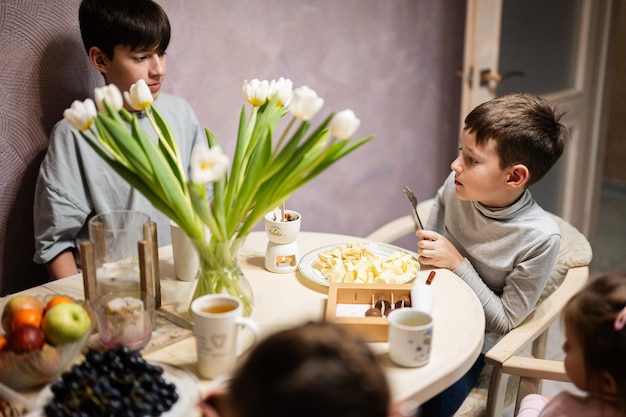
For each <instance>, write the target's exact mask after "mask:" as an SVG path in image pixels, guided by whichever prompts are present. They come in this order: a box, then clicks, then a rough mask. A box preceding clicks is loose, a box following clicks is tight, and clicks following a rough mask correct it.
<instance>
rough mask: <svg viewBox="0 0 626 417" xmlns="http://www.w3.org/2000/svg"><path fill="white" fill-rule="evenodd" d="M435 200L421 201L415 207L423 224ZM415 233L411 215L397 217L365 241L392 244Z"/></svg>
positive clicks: (368, 236)
mask: <svg viewBox="0 0 626 417" xmlns="http://www.w3.org/2000/svg"><path fill="white" fill-rule="evenodd" d="M434 202H435V199H433V198H431V199H429V200H425V201H422V202H421V203H419V204H418V205H417V213H418V214H419V216H420V220H422V222H425V221H426V220H427V219H428V215H429V214H430V210H431V209H432V207H433V203H434ZM412 233H415V222H414V220H413V215H411V214H407V215H406V216H402V217H398V218H397V219H395V220H391V221H390V222H389V223H385V224H384V225H382V226H381V227H379V228H378V229H376V230H374V231H373V232H372V233H370V234H369V235H367V236H366V239H368V240H373V241H376V242H383V243H393V242H395V241H396V240H398V239H400V238H401V237H404V236H406V235H409V234H412Z"/></svg>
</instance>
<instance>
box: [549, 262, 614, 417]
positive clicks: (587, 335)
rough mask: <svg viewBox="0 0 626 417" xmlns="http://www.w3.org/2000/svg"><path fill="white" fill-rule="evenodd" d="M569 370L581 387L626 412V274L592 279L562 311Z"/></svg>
mask: <svg viewBox="0 0 626 417" xmlns="http://www.w3.org/2000/svg"><path fill="white" fill-rule="evenodd" d="M561 320H562V324H563V325H564V329H565V337H566V341H565V343H564V344H563V350H564V351H565V354H566V356H565V361H564V363H565V370H566V372H567V374H568V376H569V377H570V379H571V380H572V382H573V383H574V384H575V385H576V387H577V388H579V389H581V390H583V391H586V392H588V393H589V394H590V395H591V396H598V397H604V396H609V397H610V398H611V399H613V400H614V401H615V402H616V405H617V407H619V408H621V409H622V410H623V411H625V412H626V275H618V274H604V275H601V276H599V277H597V278H595V279H592V280H591V281H590V282H589V283H588V284H587V285H586V286H585V288H583V289H582V290H581V291H580V292H579V293H578V294H576V295H575V296H574V297H572V299H571V300H570V301H569V302H568V304H567V305H566V307H565V309H564V310H563V314H562V319H561Z"/></svg>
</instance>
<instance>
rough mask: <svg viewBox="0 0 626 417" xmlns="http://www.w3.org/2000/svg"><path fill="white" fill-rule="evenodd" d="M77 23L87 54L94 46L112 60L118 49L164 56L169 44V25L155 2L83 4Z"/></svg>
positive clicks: (87, 0) (95, 1)
mask: <svg viewBox="0 0 626 417" xmlns="http://www.w3.org/2000/svg"><path fill="white" fill-rule="evenodd" d="M78 20H79V23H80V33H81V36H82V38H83V45H84V46H85V50H86V51H87V53H89V49H90V48H91V47H93V46H95V47H98V48H100V50H101V51H102V52H103V53H104V54H105V55H106V56H107V57H108V58H109V59H113V51H114V48H115V47H116V46H117V45H124V46H129V47H130V49H131V50H133V51H135V50H138V51H142V50H155V51H156V52H157V53H158V54H160V55H162V54H164V53H165V50H166V49H167V46H168V45H169V43H170V35H171V28H170V21H169V19H168V18H167V15H166V14H165V11H163V9H162V8H161V6H159V5H158V4H156V3H155V2H153V1H152V0H83V1H82V3H81V5H80V9H79V11H78Z"/></svg>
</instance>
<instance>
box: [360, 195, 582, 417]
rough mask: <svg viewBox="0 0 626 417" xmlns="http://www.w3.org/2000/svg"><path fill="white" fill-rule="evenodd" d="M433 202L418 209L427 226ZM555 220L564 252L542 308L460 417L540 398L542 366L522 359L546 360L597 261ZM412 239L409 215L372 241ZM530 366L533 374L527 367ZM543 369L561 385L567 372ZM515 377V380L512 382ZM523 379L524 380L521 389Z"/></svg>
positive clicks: (497, 359)
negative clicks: (564, 312)
mask: <svg viewBox="0 0 626 417" xmlns="http://www.w3.org/2000/svg"><path fill="white" fill-rule="evenodd" d="M433 202H434V200H432V199H431V200H427V201H424V202H422V203H420V204H419V205H418V213H419V215H420V218H421V219H422V221H426V219H428V214H429V212H430V209H431V208H432V204H433ZM552 217H553V219H554V220H555V221H556V223H557V225H558V226H559V230H560V232H561V248H560V250H559V255H558V258H557V262H556V265H555V266H554V268H553V270H552V272H551V273H550V277H549V279H548V282H547V283H546V288H545V289H544V292H543V294H542V296H541V298H540V300H539V302H538V303H537V307H536V308H535V310H534V311H533V313H531V315H530V316H529V317H527V318H526V320H524V322H522V323H521V324H520V325H519V326H517V328H515V329H513V330H512V331H510V332H509V333H508V334H506V335H505V336H504V337H503V338H502V339H500V340H499V341H498V342H497V343H496V344H495V345H494V346H493V347H492V348H491V349H489V351H488V352H487V353H486V354H485V361H486V363H487V365H486V366H485V368H484V369H483V372H482V373H481V376H480V377H479V380H478V382H477V383H476V385H475V386H474V388H473V389H472V391H471V393H470V395H469V396H468V397H467V398H466V400H465V402H464V403H463V405H462V406H461V407H460V409H459V410H458V411H457V413H456V414H455V416H459V417H469V416H472V417H478V416H490V417H491V416H493V417H496V416H497V417H499V416H501V415H502V411H503V409H504V407H505V406H508V405H509V404H511V403H512V402H513V401H514V400H515V396H516V391H517V389H518V387H519V390H520V395H524V393H529V392H532V391H536V392H538V390H539V388H540V379H541V378H540V377H539V376H540V374H538V373H536V371H533V370H532V369H533V368H532V367H531V366H530V365H533V366H535V365H536V364H537V363H536V362H529V359H530V358H524V357H522V356H520V354H521V353H523V352H524V351H526V350H528V349H527V348H530V350H531V352H530V353H531V355H532V356H533V357H534V358H538V359H543V358H544V357H545V351H546V343H547V338H548V337H547V336H548V334H547V333H548V332H547V331H548V328H549V327H550V325H551V324H552V323H553V322H554V321H555V320H556V319H557V318H558V317H559V314H560V311H561V309H562V308H563V306H564V305H565V303H566V302H567V300H569V298H570V297H571V296H572V295H574V294H575V293H576V292H578V291H579V290H580V289H581V288H582V287H583V286H584V284H585V282H586V281H587V279H588V277H589V268H588V265H589V263H590V262H591V256H592V253H591V246H590V245H589V242H588V241H587V239H586V238H585V236H584V235H582V234H581V233H580V232H579V231H578V230H576V228H574V227H573V226H571V225H570V224H569V223H568V222H566V221H565V220H563V219H561V218H560V217H558V216H556V215H552ZM412 233H415V225H414V222H413V218H412V216H411V215H406V216H403V217H400V218H398V219H395V220H392V221H390V222H389V223H387V224H385V225H383V226H381V227H380V228H378V229H377V230H375V231H374V232H372V233H371V234H370V235H368V236H367V239H369V240H375V241H380V242H386V243H392V242H394V241H396V240H398V239H399V238H401V237H403V236H405V235H408V234H412ZM527 363H528V364H529V368H528V369H529V370H528V371H526V370H525V369H526V368H525V367H524V365H525V364H527ZM538 363H540V364H541V363H543V364H545V365H549V366H548V369H552V371H548V374H550V375H554V377H557V380H562V379H563V378H565V377H564V376H563V375H559V374H558V372H556V373H555V370H556V371H559V370H562V365H559V364H558V363H557V364H554V363H548V362H541V361H540V362H538ZM559 367H561V368H559ZM513 371H515V372H513ZM509 375H513V376H514V377H513V378H509ZM541 375H543V374H541ZM519 376H523V377H524V379H523V380H522V383H521V384H520V383H519ZM520 398H521V397H520Z"/></svg>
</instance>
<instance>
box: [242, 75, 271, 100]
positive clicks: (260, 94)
mask: <svg viewBox="0 0 626 417" xmlns="http://www.w3.org/2000/svg"><path fill="white" fill-rule="evenodd" d="M268 88H269V82H268V81H267V80H263V81H259V80H258V79H256V78H255V79H254V80H251V81H248V80H245V81H244V82H243V93H244V95H245V96H246V100H248V102H249V103H250V104H252V105H253V106H261V105H263V104H264V103H265V102H266V101H267V92H268Z"/></svg>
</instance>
